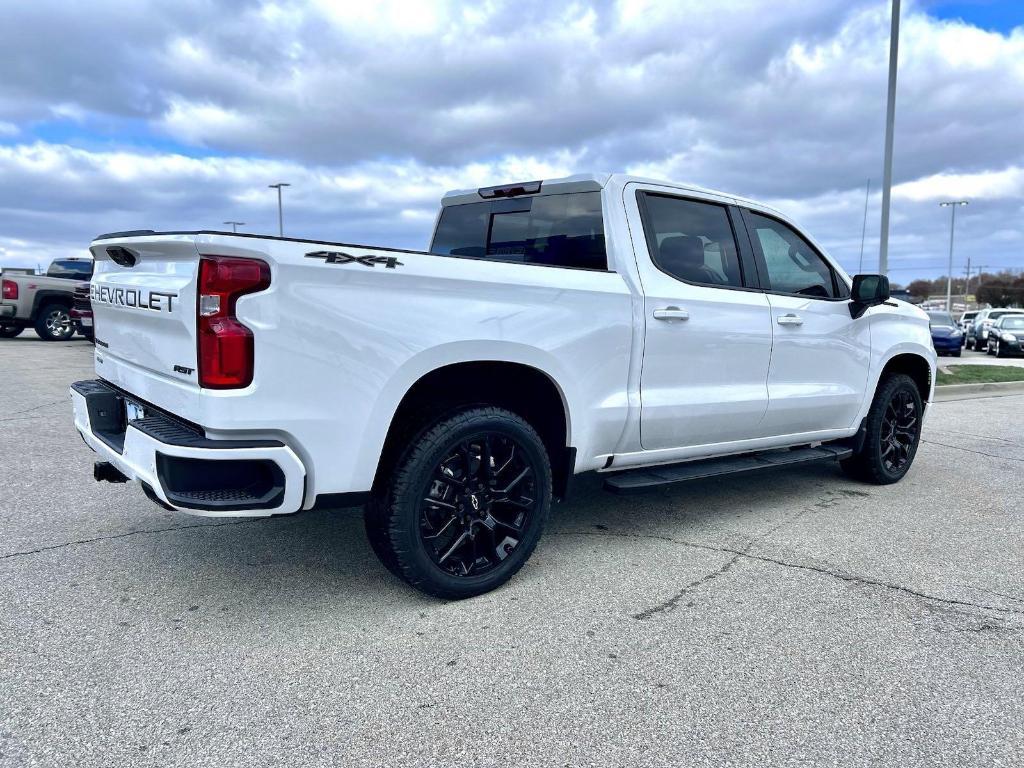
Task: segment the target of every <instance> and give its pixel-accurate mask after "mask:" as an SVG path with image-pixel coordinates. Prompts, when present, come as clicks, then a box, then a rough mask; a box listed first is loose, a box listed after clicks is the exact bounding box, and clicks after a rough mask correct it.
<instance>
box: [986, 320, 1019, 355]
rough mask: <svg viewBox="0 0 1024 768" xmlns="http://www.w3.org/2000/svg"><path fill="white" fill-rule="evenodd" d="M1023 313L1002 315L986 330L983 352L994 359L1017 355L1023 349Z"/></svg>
mask: <svg viewBox="0 0 1024 768" xmlns="http://www.w3.org/2000/svg"><path fill="white" fill-rule="evenodd" d="M1022 345H1024V313H1020V314H1010V315H1003V316H1002V317H1000V318H999V319H998V320H996V321H995V322H994V323H992V325H991V326H989V329H988V346H987V348H986V349H985V351H986V352H987V353H988V354H990V355H995V356H996V357H1007V356H1009V355H1019V354H1021V352H1022V351H1024V349H1022Z"/></svg>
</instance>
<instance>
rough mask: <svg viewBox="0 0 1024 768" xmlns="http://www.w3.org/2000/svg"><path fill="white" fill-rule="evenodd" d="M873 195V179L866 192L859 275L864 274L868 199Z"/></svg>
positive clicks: (858, 267)
mask: <svg viewBox="0 0 1024 768" xmlns="http://www.w3.org/2000/svg"><path fill="white" fill-rule="evenodd" d="M870 195H871V179H868V184H867V187H866V188H865V190H864V223H863V224H862V225H861V228H860V261H859V262H858V264H857V274H858V275H860V274H863V273H864V235H865V234H867V231H868V197H869V196H870Z"/></svg>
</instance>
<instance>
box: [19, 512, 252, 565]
mask: <svg viewBox="0 0 1024 768" xmlns="http://www.w3.org/2000/svg"><path fill="white" fill-rule="evenodd" d="M270 519H271V518H268V517H251V518H246V519H244V520H232V521H230V522H225V523H195V524H194V525H172V526H169V527H167V528H145V529H143V530H141V531H128V532H126V533H115V534H112V535H110V536H94V537H93V538H90V539H76V540H74V541H65V542H62V543H61V544H49V545H47V546H45V547H39V548H37V549H26V550H22V551H20V552H8V553H6V554H3V555H0V560H9V559H11V558H14V557H28V556H29V555H38V554H41V553H43V552H52V551H54V550H58V549H67V548H68V547H77V546H81V545H83V544H94V543H96V542H98V541H114V540H116V539H125V538H128V537H129V536H140V535H143V534H147V533H168V532H169V531H187V530H191V529H193V528H223V527H224V526H227V525H244V524H246V523H262V522H266V521H267V520H270Z"/></svg>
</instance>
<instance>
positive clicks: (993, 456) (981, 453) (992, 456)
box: [921, 437, 1024, 461]
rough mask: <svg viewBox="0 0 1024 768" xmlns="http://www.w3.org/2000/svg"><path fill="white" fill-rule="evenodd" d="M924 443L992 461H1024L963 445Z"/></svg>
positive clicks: (933, 441)
mask: <svg viewBox="0 0 1024 768" xmlns="http://www.w3.org/2000/svg"><path fill="white" fill-rule="evenodd" d="M921 442H922V443H931V444H932V445H941V446H943V447H944V448H952V449H953V450H956V451H966V452H967V453H974V454H977V455H978V456H987V457H989V458H990V459H1004V460H1006V461H1024V459H1022V458H1018V457H1016V456H1000V455H999V454H998V453H986V452H985V451H976V450H974V449H973V448H964V447H963V446H962V445H950V444H949V443H940V442H939V441H938V440H925V439H924V438H923V437H922V438H921Z"/></svg>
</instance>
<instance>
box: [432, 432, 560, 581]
mask: <svg viewBox="0 0 1024 768" xmlns="http://www.w3.org/2000/svg"><path fill="white" fill-rule="evenodd" d="M444 454H445V455H444V458H442V459H441V460H440V461H439V462H438V463H437V465H436V466H435V468H434V472H433V473H432V475H431V477H430V478H429V480H428V481H427V483H426V486H425V487H424V489H423V501H422V502H421V504H420V519H419V533H420V541H421V542H422V544H423V546H424V547H425V549H426V551H427V554H428V555H429V556H430V559H431V560H432V561H433V562H434V563H435V564H436V565H437V567H438V568H441V569H442V570H444V571H446V572H447V573H450V574H452V575H454V576H470V575H480V574H484V573H487V572H489V571H492V570H494V569H495V568H497V567H498V566H499V565H501V563H502V561H504V560H505V558H506V557H508V556H509V555H510V554H512V552H513V551H514V550H515V548H516V547H518V546H519V544H520V543H521V542H522V537H523V532H524V531H525V530H526V529H527V527H528V525H529V523H530V519H531V517H535V516H536V515H537V514H539V511H538V507H539V505H540V503H541V500H540V494H538V493H537V477H538V475H539V471H538V470H537V468H536V467H534V465H533V462H532V461H531V459H530V457H529V455H528V454H527V452H526V450H525V448H524V447H523V446H522V445H520V444H518V443H517V441H516V440H515V439H513V438H512V437H509V436H507V435H504V434H500V433H495V432H485V433H481V434H479V435H474V436H472V437H470V438H467V439H464V440H460V441H458V442H457V443H456V444H453V445H452V446H450V447H449V448H448V449H447V450H445V451H444Z"/></svg>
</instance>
